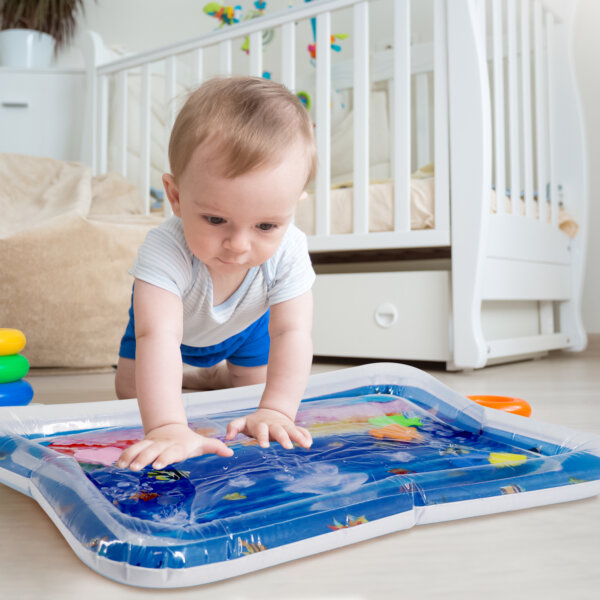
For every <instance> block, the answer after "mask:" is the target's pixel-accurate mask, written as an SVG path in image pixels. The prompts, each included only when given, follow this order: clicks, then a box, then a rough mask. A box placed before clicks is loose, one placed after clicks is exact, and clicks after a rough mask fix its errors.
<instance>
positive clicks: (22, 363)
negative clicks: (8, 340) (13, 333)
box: [0, 354, 29, 383]
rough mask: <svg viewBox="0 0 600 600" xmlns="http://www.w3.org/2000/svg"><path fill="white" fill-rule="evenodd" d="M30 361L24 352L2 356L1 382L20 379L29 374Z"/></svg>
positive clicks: (0, 360)
mask: <svg viewBox="0 0 600 600" xmlns="http://www.w3.org/2000/svg"><path fill="white" fill-rule="evenodd" d="M28 371H29V361H28V360H27V359H26V358H25V357H24V356H23V355H22V354H10V355H9V356H0V383H10V382H11V381H18V380H19V379H22V378H23V377H25V375H27V372H28Z"/></svg>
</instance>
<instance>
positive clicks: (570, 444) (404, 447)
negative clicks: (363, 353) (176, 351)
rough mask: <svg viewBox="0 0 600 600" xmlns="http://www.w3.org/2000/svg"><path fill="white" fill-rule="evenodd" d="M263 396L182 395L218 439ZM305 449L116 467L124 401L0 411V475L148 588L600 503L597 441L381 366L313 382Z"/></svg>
mask: <svg viewBox="0 0 600 600" xmlns="http://www.w3.org/2000/svg"><path fill="white" fill-rule="evenodd" d="M260 391H261V387H260V386H254V387H250V388H241V389H237V390H222V391H219V392H211V393H199V394H190V395H186V396H185V397H184V398H185V402H186V410H187V413H188V417H189V419H190V423H191V426H192V427H193V428H194V429H195V430H197V431H198V432H200V433H202V434H204V435H208V436H215V437H218V438H223V437H224V435H225V430H226V426H227V423H228V422H229V421H230V420H231V419H232V418H234V417H235V416H238V415H240V414H242V413H243V412H245V411H250V410H252V408H253V407H255V406H256V405H257V404H258V401H259V399H260ZM297 421H298V423H299V424H301V425H302V426H304V427H307V428H308V429H309V430H310V431H311V434H312V436H313V439H314V443H313V446H312V448H311V449H310V450H304V449H301V448H294V449H293V450H285V449H283V448H282V447H281V446H280V445H279V444H277V443H272V444H271V446H270V447H269V448H266V449H263V448H260V447H259V446H258V445H257V444H256V442H255V441H254V440H253V439H250V438H246V437H244V436H242V435H240V436H238V438H236V440H234V441H233V442H231V446H232V449H233V450H234V455H233V457H231V458H221V457H218V456H215V455H205V456H201V457H197V458H193V459H189V460H186V461H184V462H181V463H178V464H175V465H170V466H168V467H167V468H165V469H163V470H160V471H157V470H154V469H152V468H151V467H148V468H145V469H144V470H143V471H141V472H131V471H127V470H122V469H118V468H117V467H116V466H115V462H116V459H117V457H118V456H119V454H120V453H121V451H122V450H123V448H126V447H127V446H128V445H130V444H132V443H134V442H135V441H137V440H139V439H140V438H141V437H142V436H143V432H142V430H141V428H140V418H139V413H138V410H137V405H136V403H135V401H125V402H124V401H118V402H103V403H89V404H85V403H83V404H75V405H73V404H72V405H55V406H42V405H40V406H30V407H15V408H12V409H2V412H1V416H0V481H1V482H3V483H5V484H7V485H10V486H12V487H14V488H15V489H17V490H19V491H21V492H23V493H24V494H27V495H30V496H32V497H33V498H34V499H35V500H36V501H37V502H38V503H39V504H40V506H41V507H42V508H43V509H44V510H45V511H46V513H47V514H48V516H49V517H50V518H51V519H52V521H53V522H54V523H55V524H56V526H57V527H58V528H59V530H60V531H61V533H62V534H63V535H64V537H65V538H66V540H67V541H68V543H69V544H70V545H71V547H72V548H73V550H74V551H75V552H76V553H77V555H78V556H79V557H80V558H81V560H83V561H84V562H85V563H86V564H87V565H89V566H90V567H91V568H92V569H94V570H96V571H98V572H99V573H101V574H103V575H105V576H107V577H110V578H112V579H114V580H117V581H120V582H123V583H129V584H132V585H139V586H146V587H179V586H187V585H196V584H200V583H207V582H210V581H215V580H219V579H223V578H226V577H231V576H234V575H239V574H242V573H246V572H249V571H252V570H255V569H260V568H263V567H267V566H270V565H274V564H277V563H281V562H284V561H288V560H292V559H295V558H299V557H302V556H306V555H309V554H315V553H318V552H321V551H324V550H329V549H332V548H336V547H339V546H343V545H346V544H350V543H353V542H357V541H360V540H364V539H368V538H371V537H375V536H378V535H382V534H385V533H389V532H392V531H398V530H401V529H407V528H410V527H412V526H413V525H417V524H422V523H432V522H437V521H444V520H449V519H456V518H460V517H469V516H474V515H482V514H489V513H493V512H500V511H506V510H515V509H520V508H526V507H531V506H537V505H541V504H550V503H555V502H562V501H567V500H574V499H578V498H583V497H587V496H592V495H595V494H598V493H600V438H599V437H595V436H591V435H589V434H585V433H581V432H576V431H573V430H568V429H566V428H563V427H558V426H553V425H548V424H543V423H540V422H537V421H534V420H532V419H526V418H524V417H519V416H515V415H511V414H506V413H502V412H500V411H493V410H491V409H486V408H483V407H481V406H479V405H477V404H475V403H474V402H472V401H471V400H468V399H466V398H464V397H463V396H460V395H459V394H457V393H456V392H454V391H452V390H451V389H449V388H447V387H446V386H444V385H442V384H441V383H440V382H439V381H437V380H436V379H434V378H433V377H431V376H429V375H427V374H425V373H423V372H422V371H418V370H417V369H413V368H411V367H406V366H401V365H387V364H377V365H368V366H366V367H358V368H355V369H348V370H344V371H338V372H335V373H328V374H324V375H317V376H313V377H311V379H310V381H309V385H308V388H307V395H306V400H304V401H303V402H302V405H301V408H300V411H299V413H298V417H297Z"/></svg>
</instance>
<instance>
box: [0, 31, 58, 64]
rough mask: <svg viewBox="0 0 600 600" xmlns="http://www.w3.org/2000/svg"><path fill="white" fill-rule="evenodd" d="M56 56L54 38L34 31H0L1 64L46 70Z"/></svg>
mask: <svg viewBox="0 0 600 600" xmlns="http://www.w3.org/2000/svg"><path fill="white" fill-rule="evenodd" d="M53 54H54V38H53V37H52V36H50V35H48V34H47V33H40V32H39V31H34V30H32V29H5V30H4V31H0V64H2V66H4V67H13V68H19V69H44V68H46V67H49V66H50V63H51V62H52V57H53Z"/></svg>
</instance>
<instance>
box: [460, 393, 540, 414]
mask: <svg viewBox="0 0 600 600" xmlns="http://www.w3.org/2000/svg"><path fill="white" fill-rule="evenodd" d="M467 398H469V399H470V400H473V401H474V402H477V404H481V406H487V407H488V408H495V409H497V410H503V411H505V412H509V413H512V414H514V415H521V416H522V417H530V416H531V406H529V403H528V402H526V401H525V400H523V398H511V397H510V396H467Z"/></svg>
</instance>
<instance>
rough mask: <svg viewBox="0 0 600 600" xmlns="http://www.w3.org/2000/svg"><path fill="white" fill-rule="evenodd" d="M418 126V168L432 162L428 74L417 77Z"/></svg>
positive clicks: (416, 109) (416, 108)
mask: <svg viewBox="0 0 600 600" xmlns="http://www.w3.org/2000/svg"><path fill="white" fill-rule="evenodd" d="M415 98H416V106H415V113H416V125H417V168H420V167H424V166H425V165H426V164H428V163H430V162H431V148H430V143H429V140H430V136H431V131H430V124H429V80H428V75H427V73H422V74H420V75H417V76H416V77H415Z"/></svg>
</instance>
